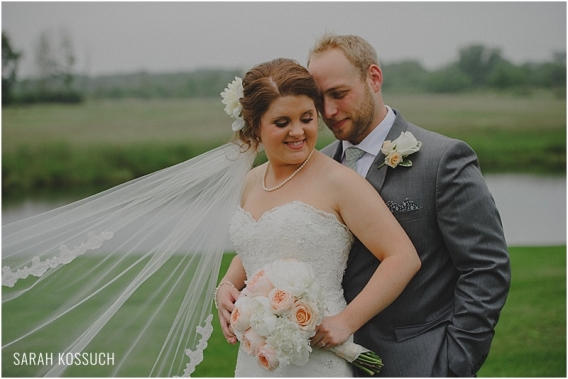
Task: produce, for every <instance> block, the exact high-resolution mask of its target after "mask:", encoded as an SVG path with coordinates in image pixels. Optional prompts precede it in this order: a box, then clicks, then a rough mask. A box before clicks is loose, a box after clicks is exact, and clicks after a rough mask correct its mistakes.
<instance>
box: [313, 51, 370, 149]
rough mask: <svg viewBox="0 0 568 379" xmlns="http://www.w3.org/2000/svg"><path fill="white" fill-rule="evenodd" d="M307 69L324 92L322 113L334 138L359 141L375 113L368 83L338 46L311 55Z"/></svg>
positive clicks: (364, 134)
mask: <svg viewBox="0 0 568 379" xmlns="http://www.w3.org/2000/svg"><path fill="white" fill-rule="evenodd" d="M308 71H309V72H310V74H312V76H313V77H314V79H315V81H316V83H317V85H318V87H319V88H320V91H321V92H322V95H323V109H321V110H320V111H321V115H322V118H323V120H324V122H325V123H326V125H327V126H328V128H329V129H330V130H331V131H332V132H333V134H334V135H335V138H337V139H339V140H348V141H350V142H352V143H353V144H358V143H360V142H361V141H362V140H363V138H365V137H366V136H367V135H368V134H369V132H370V128H369V126H370V125H371V124H372V123H373V120H374V116H375V103H374V99H373V95H372V93H371V90H370V89H369V86H368V84H367V83H366V82H365V81H363V80H362V79H361V76H360V73H359V71H358V70H357V68H356V67H355V66H354V65H353V64H351V62H349V60H348V59H347V58H346V57H345V55H344V54H343V52H342V51H341V50H339V49H331V50H327V51H325V52H323V53H320V54H317V55H314V56H312V57H311V59H310V64H309V67H308Z"/></svg>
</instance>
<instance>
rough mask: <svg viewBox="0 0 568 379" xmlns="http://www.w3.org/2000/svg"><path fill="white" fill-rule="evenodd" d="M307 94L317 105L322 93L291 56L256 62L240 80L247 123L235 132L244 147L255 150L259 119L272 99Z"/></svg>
mask: <svg viewBox="0 0 568 379" xmlns="http://www.w3.org/2000/svg"><path fill="white" fill-rule="evenodd" d="M302 95H304V96H308V97H309V98H310V99H312V100H313V101H314V104H315V106H316V109H320V108H319V105H320V104H319V103H320V102H321V96H320V93H319V90H318V87H317V85H316V82H315V80H314V78H313V77H312V76H311V75H310V73H309V72H308V70H306V68H304V67H302V66H301V65H300V64H299V63H298V62H296V61H295V60H292V59H286V58H278V59H274V60H271V61H269V62H265V63H261V64H259V65H256V66H255V67H253V68H252V69H251V70H249V71H248V72H247V73H246V74H245V77H244V79H243V97H241V99H240V102H241V105H242V106H243V110H242V117H243V119H244V121H245V123H246V127H245V128H243V130H240V131H239V132H237V136H238V138H239V139H240V140H241V141H242V142H243V143H244V144H245V145H247V146H249V147H251V148H253V149H258V145H259V143H260V119H261V117H262V115H263V114H264V113H265V112H266V111H267V110H268V108H269V107H270V104H272V102H273V101H274V100H275V99H277V98H279V97H282V96H302Z"/></svg>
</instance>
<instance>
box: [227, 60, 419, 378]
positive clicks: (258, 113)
mask: <svg viewBox="0 0 568 379" xmlns="http://www.w3.org/2000/svg"><path fill="white" fill-rule="evenodd" d="M242 85H243V88H244V89H243V91H244V92H243V96H242V98H241V99H240V104H241V106H242V121H243V122H241V123H240V125H241V126H243V129H242V130H241V131H240V132H239V136H240V137H241V139H242V140H243V142H245V143H246V142H250V143H251V144H252V147H253V148H257V146H258V144H259V143H260V142H261V143H262V144H263V146H264V148H265V151H266V156H267V158H268V162H267V163H265V164H263V165H261V166H259V167H256V168H254V169H253V170H251V171H250V172H249V173H248V174H247V177H246V180H245V185H244V189H243V192H242V196H241V203H240V206H239V207H238V209H237V212H236V214H235V215H234V217H233V220H232V223H231V237H232V240H233V242H234V245H235V248H236V252H237V256H236V257H235V259H234V260H233V262H232V263H231V266H230V268H229V270H228V272H227V274H226V275H225V277H224V278H223V279H222V280H221V284H220V286H219V287H218V290H217V304H218V305H219V317H220V320H222V321H221V326H222V328H223V332H224V334H225V337H226V338H227V340H228V341H229V342H231V343H235V342H236V339H235V334H234V333H233V331H232V330H231V329H230V312H231V311H232V310H233V308H234V305H233V302H234V301H235V300H236V299H237V298H238V296H239V291H238V290H242V289H243V288H244V287H245V284H246V282H245V281H246V278H250V277H251V275H252V274H253V273H254V272H255V271H257V270H258V269H260V268H262V267H263V266H264V265H266V264H268V263H270V262H272V261H275V260H278V259H282V258H286V259H288V258H292V259H297V260H299V261H303V262H307V263H309V264H310V265H311V266H312V267H313V269H314V270H315V273H316V277H317V279H318V280H319V282H320V284H321V285H322V286H323V288H324V289H325V298H326V307H327V312H328V313H327V315H328V316H329V317H327V318H324V319H323V322H322V324H321V325H320V327H319V329H318V331H317V333H316V335H315V336H314V337H313V338H312V344H313V345H314V346H316V347H319V348H321V349H314V351H313V353H312V355H311V356H310V359H309V361H308V363H307V364H306V365H304V366H294V365H289V366H286V367H284V368H282V369H280V368H278V369H276V370H274V371H273V372H270V373H268V372H267V371H266V370H264V369H262V368H261V367H260V366H259V365H258V364H256V362H255V359H254V358H253V357H252V356H251V355H248V354H247V353H246V352H245V350H243V348H242V344H241V349H240V350H239V355H238V359H237V367H236V375H237V376H246V377H251V376H267V375H274V376H325V377H330V376H351V375H352V374H351V371H350V368H349V367H347V365H346V362H345V361H344V360H342V359H340V358H338V357H336V356H335V355H334V354H333V353H331V352H330V351H326V350H330V349H333V348H334V347H336V346H337V345H339V344H341V343H343V342H345V341H347V340H348V339H349V338H350V336H351V335H352V334H353V333H354V332H355V331H356V330H357V329H359V328H360V327H361V326H362V325H363V324H365V323H366V322H367V321H368V320H370V319H371V318H372V317H373V316H375V315H376V314H377V313H379V312H380V311H381V310H383V309H384V308H385V307H386V306H388V305H389V304H390V303H391V302H392V301H393V300H394V299H395V298H396V297H397V296H398V295H399V294H400V293H401V292H402V290H403V289H404V287H405V286H406V284H407V283H408V282H409V281H410V279H411V278H412V276H413V275H414V274H415V273H416V272H417V270H418V269H419V267H420V261H419V259H418V256H417V254H416V251H415V250H414V247H413V245H412V244H411V242H410V240H409V239H408V237H407V236H406V234H405V233H404V231H403V230H402V228H401V227H400V226H399V224H398V222H396V220H395V218H394V217H393V216H392V214H391V213H390V211H389V210H388V208H387V207H386V205H385V204H384V202H382V201H381V200H380V197H379V195H378V193H377V192H376V191H375V190H374V189H373V188H372V187H371V185H370V184H369V183H368V182H367V181H366V180H364V179H363V178H362V177H361V176H360V175H358V174H357V173H356V172H355V171H354V170H352V169H350V168H347V167H345V166H343V165H341V164H339V163H337V162H336V161H334V160H333V159H331V158H329V157H327V156H325V155H324V154H322V153H320V152H318V151H316V150H315V144H316V139H317V134H318V122H317V115H318V114H317V107H316V105H317V103H318V102H319V101H320V97H319V94H318V91H317V87H316V84H315V82H314V80H313V78H312V77H311V75H310V74H309V73H308V72H307V70H305V69H304V68H303V67H301V66H299V65H297V64H296V63H294V62H293V61H290V60H284V59H281V60H275V61H271V62H267V63H264V64H261V65H259V66H257V67H254V68H253V69H252V70H250V71H249V72H248V73H247V74H246V75H245V77H244V79H243V83H242ZM237 113H241V112H237ZM352 233H353V234H354V235H355V236H356V237H357V238H358V239H359V240H360V241H361V242H362V243H363V244H365V246H367V247H368V248H369V249H370V250H371V251H372V252H373V254H374V255H375V256H376V257H377V259H379V260H380V261H381V265H379V268H378V269H377V271H376V272H375V274H374V275H373V277H372V278H371V280H370V281H369V283H368V285H367V286H366V287H365V289H364V290H363V291H362V292H361V294H360V295H359V296H358V297H357V298H355V299H354V300H353V301H352V302H351V303H350V304H349V305H348V306H346V304H345V300H344V298H343V291H342V288H341V280H342V274H343V271H344V270H345V267H346V264H347V257H348V254H349V250H350V248H351V244H352V242H353V236H352ZM386 364H388V362H387V363H386Z"/></svg>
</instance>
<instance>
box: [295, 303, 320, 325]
mask: <svg viewBox="0 0 568 379" xmlns="http://www.w3.org/2000/svg"><path fill="white" fill-rule="evenodd" d="M290 318H291V319H292V321H293V322H295V323H296V324H298V325H299V326H300V328H302V329H304V330H314V329H315V327H316V325H317V322H318V310H317V307H315V306H314V305H313V304H311V303H308V302H305V301H303V300H298V301H296V302H295V303H294V306H293V307H292V314H291V315H290Z"/></svg>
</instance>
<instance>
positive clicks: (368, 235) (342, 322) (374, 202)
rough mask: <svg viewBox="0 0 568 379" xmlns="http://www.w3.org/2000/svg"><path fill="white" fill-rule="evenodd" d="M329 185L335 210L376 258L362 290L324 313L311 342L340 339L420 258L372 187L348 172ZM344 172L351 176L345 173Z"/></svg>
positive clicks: (403, 281) (383, 303)
mask: <svg viewBox="0 0 568 379" xmlns="http://www.w3.org/2000/svg"><path fill="white" fill-rule="evenodd" d="M353 173H354V174H355V175H350V173H345V172H344V173H342V175H341V179H339V180H335V181H334V183H333V186H332V187H330V188H334V190H335V193H336V194H337V195H338V196H337V197H336V199H337V204H338V213H339V214H340V215H341V218H342V219H343V221H344V222H345V224H346V225H347V226H348V227H349V229H350V230H351V231H352V232H353V234H354V235H355V236H357V238H358V239H359V240H360V241H361V242H362V243H363V244H364V245H365V246H366V247H367V248H368V249H369V251H371V252H372V253H373V255H375V257H377V259H379V260H380V261H381V264H380V265H379V266H378V268H377V270H376V271H375V273H374V274H373V276H372V277H371V279H370V280H369V282H368V283H367V285H366V286H365V287H364V288H363V290H362V291H361V292H360V293H359V295H357V297H355V298H354V299H353V301H351V302H350V303H349V305H348V306H347V307H346V308H345V309H344V310H343V311H342V312H341V313H339V314H338V315H336V316H333V317H328V318H325V319H324V321H323V322H322V324H321V325H320V328H319V330H318V333H317V334H316V336H315V337H314V338H313V339H312V343H313V344H314V345H317V343H318V342H319V341H320V340H321V339H323V342H324V343H326V344H327V345H328V346H329V347H334V346H335V345H337V344H340V343H343V342H344V341H345V340H347V338H349V336H350V335H351V334H353V333H354V332H355V331H357V330H358V329H359V328H360V327H361V326H363V325H364V324H365V323H366V322H367V321H369V320H370V319H371V318H373V317H374V316H375V315H377V314H378V313H379V312H381V311H382V310H383V309H385V308H386V307H387V306H388V305H389V304H391V303H392V302H393V301H394V300H395V299H396V298H397V297H398V296H399V295H400V294H401V292H402V291H403V290H404V288H405V287H406V285H407V284H408V282H410V280H411V279H412V277H413V276H414V275H415V274H416V273H417V272H418V270H419V269H420V266H421V262H420V259H419V257H418V254H417V252H416V249H415V248H414V246H413V244H412V242H411V241H410V239H409V238H408V236H407V235H406V233H405V232H404V230H403V229H402V227H401V226H400V224H399V223H398V221H397V220H396V219H395V218H394V216H393V215H392V213H391V212H390V210H389V209H388V207H387V206H386V205H385V203H384V201H383V200H382V198H381V197H380V195H379V194H378V193H377V192H376V190H375V189H374V188H373V187H372V186H371V185H370V184H369V183H368V182H367V181H366V180H365V179H363V178H362V177H360V176H359V175H358V174H356V173H355V172H353ZM345 175H350V176H349V178H346V177H345Z"/></svg>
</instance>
